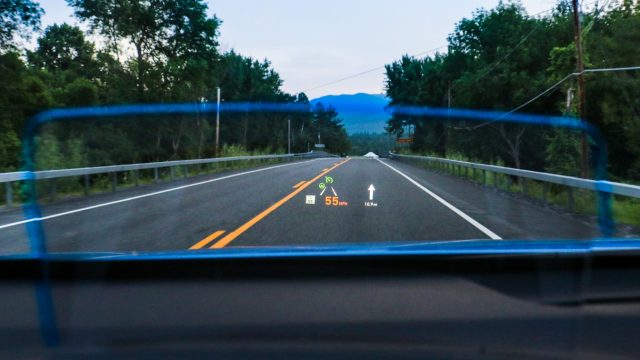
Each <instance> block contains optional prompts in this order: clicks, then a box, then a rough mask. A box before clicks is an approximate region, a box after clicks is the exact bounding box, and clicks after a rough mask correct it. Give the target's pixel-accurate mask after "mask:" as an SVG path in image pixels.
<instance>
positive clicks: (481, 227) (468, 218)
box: [376, 159, 502, 240]
mask: <svg viewBox="0 0 640 360" xmlns="http://www.w3.org/2000/svg"><path fill="white" fill-rule="evenodd" d="M376 160H378V161H379V162H380V163H381V164H382V165H384V166H386V167H388V168H389V169H391V170H393V171H395V172H397V173H398V174H400V175H401V176H402V177H404V178H405V179H407V180H409V182H411V183H412V184H413V185H415V186H417V187H418V188H419V189H420V190H422V191H424V192H426V193H427V194H429V195H430V196H431V197H432V198H434V199H436V200H437V201H438V202H439V203H441V204H442V205H444V206H446V207H448V208H449V210H451V211H453V212H454V213H456V214H458V216H460V217H461V218H463V219H465V220H466V221H467V222H468V223H470V224H471V225H473V226H475V227H476V228H477V229H478V230H480V231H482V232H483V233H484V234H485V235H487V236H488V237H490V238H491V239H493V240H502V238H501V237H500V236H498V235H496V233H494V232H493V231H491V230H489V229H487V228H486V227H485V226H484V225H482V224H480V223H479V222H477V221H476V220H474V219H473V218H472V217H471V216H469V215H467V214H465V213H463V212H462V211H461V210H460V209H458V208H457V207H455V206H453V205H451V204H450V203H449V202H447V201H446V200H445V199H443V198H441V197H440V196H438V195H436V194H434V193H433V192H432V191H431V190H429V189H427V188H426V187H424V186H422V185H420V184H419V183H418V182H417V181H415V180H413V179H412V178H410V177H409V176H408V175H407V174H405V173H403V172H402V171H400V170H398V169H396V168H394V167H393V166H391V165H389V164H387V163H385V162H384V161H382V160H380V159H376Z"/></svg>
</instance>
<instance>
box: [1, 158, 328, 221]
mask: <svg viewBox="0 0 640 360" xmlns="http://www.w3.org/2000/svg"><path fill="white" fill-rule="evenodd" d="M316 160H320V159H311V160H307V161H302V162H294V163H290V164H282V165H275V166H270V167H266V168H262V169H256V170H251V171H245V172H241V173H237V174H232V175H227V176H222V177H219V178H215V179H211V180H206V181H200V182H197V183H193V184H187V185H182V186H178V187H175V188H170V189H165V190H160V191H155V192H152V193H148V194H143V195H138V196H133V197H130V198H125V199H120V200H115V201H110V202H106V203H102V204H97V205H92V206H87V207H83V208H80V209H75V210H70V211H65V212H61V213H58V214H53V215H47V216H43V217H40V218H31V219H25V220H21V221H16V222H13V223H9V224H4V225H0V229H5V228H8V227H12V226H18V225H22V224H26V223H29V222H34V221H42V220H48V219H53V218H57V217H60V216H65V215H71V214H75V213H78V212H82V211H87V210H93V209H97V208H101V207H105V206H109V205H115V204H120V203H123V202H127V201H133V200H138V199H142V198H146V197H150V196H154V195H160V194H164V193H168V192H172V191H176V190H182V189H186V188H190V187H194V186H199V185H204V184H208V183H212V182H215V181H220V180H226V179H230V178H234V177H237V176H242V175H248V174H253V173H257V172H261V171H266V170H271V169H276V168H280V167H285V166H292V165H300V164H305V163H308V162H312V161H316Z"/></svg>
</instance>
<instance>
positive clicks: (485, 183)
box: [482, 170, 487, 185]
mask: <svg viewBox="0 0 640 360" xmlns="http://www.w3.org/2000/svg"><path fill="white" fill-rule="evenodd" d="M482 185H487V170H482Z"/></svg>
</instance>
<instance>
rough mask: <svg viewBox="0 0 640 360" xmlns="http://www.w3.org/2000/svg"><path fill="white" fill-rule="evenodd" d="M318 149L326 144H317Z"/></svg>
mask: <svg viewBox="0 0 640 360" xmlns="http://www.w3.org/2000/svg"><path fill="white" fill-rule="evenodd" d="M316 149H324V144H316Z"/></svg>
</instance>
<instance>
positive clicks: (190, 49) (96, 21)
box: [67, 0, 220, 101]
mask: <svg viewBox="0 0 640 360" xmlns="http://www.w3.org/2000/svg"><path fill="white" fill-rule="evenodd" d="M67 3H68V4H69V5H70V6H71V7H73V8H74V9H75V14H76V16H77V17H78V18H80V19H81V20H83V21H86V22H88V23H89V26H90V29H91V30H92V31H93V32H97V33H99V34H102V35H103V36H105V37H106V38H107V39H108V40H109V41H110V44H111V46H112V48H113V49H118V48H119V43H120V42H121V41H127V42H129V43H130V44H131V45H132V46H133V47H134V50H135V53H136V56H135V58H133V59H132V61H131V67H132V69H133V70H135V72H136V80H137V91H138V100H139V101H144V100H148V99H145V96H144V95H145V92H147V91H149V89H150V84H149V82H151V80H152V78H153V77H154V76H157V77H159V78H162V77H163V76H162V75H161V73H162V70H167V69H168V70H169V74H175V69H176V68H182V67H183V66H185V65H184V64H185V62H187V61H188V60H189V59H191V58H193V57H194V56H196V57H200V58H201V57H203V56H211V55H215V52H216V46H217V45H218V43H217V40H216V37H217V35H218V33H217V31H218V27H219V25H220V21H219V20H218V19H217V18H216V17H215V16H214V17H212V18H208V17H207V16H206V9H207V5H206V4H205V3H204V1H203V0H67ZM176 61H177V62H178V63H177V64H176V63H174V62H176ZM165 80H168V81H164V82H163V83H162V84H159V85H160V86H162V87H164V88H166V87H170V85H171V84H172V82H171V81H170V80H171V79H170V78H169V79H165ZM156 85H158V84H156Z"/></svg>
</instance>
